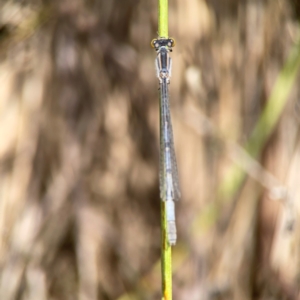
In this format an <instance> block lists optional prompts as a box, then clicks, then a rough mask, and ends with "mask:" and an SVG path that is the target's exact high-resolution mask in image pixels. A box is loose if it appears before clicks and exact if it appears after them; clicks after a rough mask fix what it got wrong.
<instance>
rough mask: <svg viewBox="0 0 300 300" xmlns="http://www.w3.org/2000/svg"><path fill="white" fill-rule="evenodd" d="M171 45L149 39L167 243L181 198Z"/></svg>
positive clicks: (172, 240)
mask: <svg viewBox="0 0 300 300" xmlns="http://www.w3.org/2000/svg"><path fill="white" fill-rule="evenodd" d="M174 45H175V41H174V39H172V38H169V39H165V38H159V39H154V40H152V42H151V46H152V47H153V48H155V50H156V52H157V57H156V60H155V65H156V74H157V78H158V80H159V86H160V162H159V182H160V197H161V199H162V201H166V218H167V233H168V241H169V244H170V245H175V243H176V239H177V232H176V224H175V203H174V201H175V200H179V198H180V189H179V181H178V171H177V163H176V156H175V150H174V141H173V131H172V122H171V115H170V106H169V87H168V85H169V83H170V78H171V71H172V59H171V57H170V52H171V51H172V47H173V46H174Z"/></svg>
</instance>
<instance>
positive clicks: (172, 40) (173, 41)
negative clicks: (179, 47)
mask: <svg viewBox="0 0 300 300" xmlns="http://www.w3.org/2000/svg"><path fill="white" fill-rule="evenodd" d="M170 41H171V43H172V46H171V47H175V44H176V43H175V40H174V39H173V38H170Z"/></svg>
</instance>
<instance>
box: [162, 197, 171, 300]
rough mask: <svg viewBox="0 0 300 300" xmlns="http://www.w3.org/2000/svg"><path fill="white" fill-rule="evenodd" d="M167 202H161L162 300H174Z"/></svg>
mask: <svg viewBox="0 0 300 300" xmlns="http://www.w3.org/2000/svg"><path fill="white" fill-rule="evenodd" d="M165 207H166V202H165V201H161V279H162V299H163V300H172V248H171V246H170V245H169V243H168V238H167V218H166V209H165Z"/></svg>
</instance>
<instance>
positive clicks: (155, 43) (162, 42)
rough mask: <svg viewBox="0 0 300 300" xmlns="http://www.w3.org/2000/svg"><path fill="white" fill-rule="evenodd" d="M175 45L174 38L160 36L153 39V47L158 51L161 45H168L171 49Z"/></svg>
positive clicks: (170, 49)
mask: <svg viewBox="0 0 300 300" xmlns="http://www.w3.org/2000/svg"><path fill="white" fill-rule="evenodd" d="M174 46H175V40H174V39H173V38H168V39H166V38H158V39H153V40H152V41H151V47H152V48H154V49H155V50H156V51H159V49H160V48H161V47H168V50H169V51H172V48H173V47H174Z"/></svg>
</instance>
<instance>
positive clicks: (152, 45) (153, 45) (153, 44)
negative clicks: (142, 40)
mask: <svg viewBox="0 0 300 300" xmlns="http://www.w3.org/2000/svg"><path fill="white" fill-rule="evenodd" d="M150 45H151V47H152V48H156V47H157V39H153V40H152V41H151V43H150Z"/></svg>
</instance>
